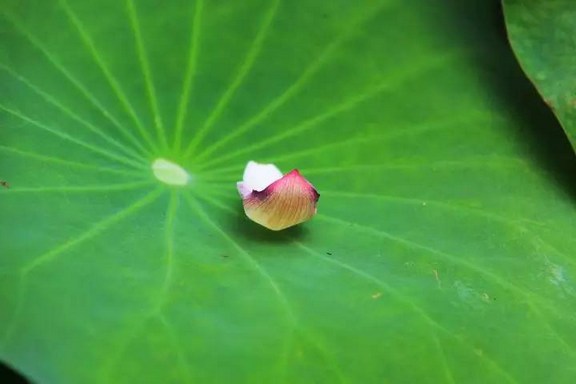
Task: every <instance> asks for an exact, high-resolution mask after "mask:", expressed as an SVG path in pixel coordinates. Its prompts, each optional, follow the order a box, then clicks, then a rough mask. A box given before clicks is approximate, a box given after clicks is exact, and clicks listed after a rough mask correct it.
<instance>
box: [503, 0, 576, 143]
mask: <svg viewBox="0 0 576 384" xmlns="http://www.w3.org/2000/svg"><path fill="white" fill-rule="evenodd" d="M504 6H505V7H504V10H505V15H506V25H507V28H508V31H509V35H510V41H511V43H512V47H513V48H514V51H515V53H516V55H517V56H518V59H519V60H520V63H521V64H522V67H523V68H524V70H525V71H526V73H527V75H528V76H529V77H530V79H531V80H532V81H533V82H534V84H535V85H536V87H537V88H538V90H539V91H540V93H541V94H542V96H543V97H544V100H545V102H546V103H547V104H548V105H549V106H550V107H551V108H552V110H553V111H554V113H555V114H556V116H557V117H558V119H559V120H560V123H561V124H562V126H563V127H564V130H565V131H566V134H567V135H568V137H569V138H570V141H571V142H572V146H574V147H576V40H574V36H575V35H576V3H575V2H574V1H570V0H549V1H529V0H504Z"/></svg>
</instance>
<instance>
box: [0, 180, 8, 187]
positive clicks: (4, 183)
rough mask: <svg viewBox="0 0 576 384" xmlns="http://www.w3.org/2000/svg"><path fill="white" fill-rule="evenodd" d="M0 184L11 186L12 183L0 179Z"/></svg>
mask: <svg viewBox="0 0 576 384" xmlns="http://www.w3.org/2000/svg"><path fill="white" fill-rule="evenodd" d="M0 185H1V186H3V187H4V188H10V184H8V182H7V181H4V180H0Z"/></svg>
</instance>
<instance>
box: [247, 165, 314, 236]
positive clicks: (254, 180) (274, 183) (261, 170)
mask: <svg viewBox="0 0 576 384" xmlns="http://www.w3.org/2000/svg"><path fill="white" fill-rule="evenodd" d="M237 187H238V192H240V196H242V202H243V204H244V212H246V216H248V218H249V219H250V220H252V221H254V222H256V223H258V224H260V225H263V226H264V227H266V228H268V229H271V230H273V231H279V230H282V229H285V228H288V227H292V226H294V225H297V224H300V223H303V222H305V221H307V220H310V219H311V218H312V216H314V215H315V214H316V203H317V202H318V199H319V198H320V194H318V192H316V189H314V186H313V185H312V184H310V182H308V180H306V179H305V178H304V177H303V176H302V175H300V172H298V170H297V169H294V170H292V171H290V172H288V173H287V174H285V175H284V176H282V172H280V170H279V169H278V168H277V167H276V166H275V165H274V164H259V163H256V162H255V161H249V162H248V164H247V165H246V169H245V170H244V177H243V180H242V181H240V182H238V183H237Z"/></svg>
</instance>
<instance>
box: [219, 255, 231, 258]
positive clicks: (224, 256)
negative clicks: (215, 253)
mask: <svg viewBox="0 0 576 384" xmlns="http://www.w3.org/2000/svg"><path fill="white" fill-rule="evenodd" d="M220 256H222V257H223V258H225V259H227V258H228V257H230V256H228V255H220Z"/></svg>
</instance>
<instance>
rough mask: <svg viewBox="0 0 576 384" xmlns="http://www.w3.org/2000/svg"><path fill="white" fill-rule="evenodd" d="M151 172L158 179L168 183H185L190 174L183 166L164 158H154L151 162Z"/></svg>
mask: <svg viewBox="0 0 576 384" xmlns="http://www.w3.org/2000/svg"><path fill="white" fill-rule="evenodd" d="M152 172H154V176H156V178H157V179H158V180H160V181H161V182H163V183H166V184H170V185H179V186H183V185H187V184H188V183H189V182H190V179H191V177H190V175H189V174H188V172H186V170H185V169H184V168H182V167H181V166H179V165H178V164H176V163H173V162H171V161H168V160H166V159H162V158H159V159H156V160H154V162H153V163H152Z"/></svg>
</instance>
